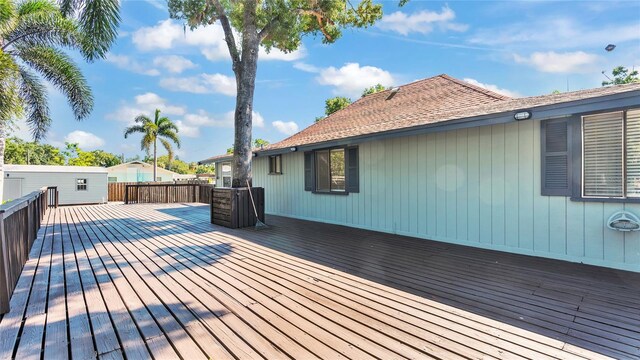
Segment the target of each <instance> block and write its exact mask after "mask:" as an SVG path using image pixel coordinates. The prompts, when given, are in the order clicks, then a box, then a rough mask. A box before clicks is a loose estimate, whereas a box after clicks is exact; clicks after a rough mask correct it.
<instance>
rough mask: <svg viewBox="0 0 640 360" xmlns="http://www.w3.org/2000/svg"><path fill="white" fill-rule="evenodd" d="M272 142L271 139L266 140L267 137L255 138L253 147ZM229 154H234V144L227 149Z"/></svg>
mask: <svg viewBox="0 0 640 360" xmlns="http://www.w3.org/2000/svg"><path fill="white" fill-rule="evenodd" d="M269 144H271V143H270V142H269V141H267V140H265V139H254V140H253V148H254V149H256V148H261V147H263V146H267V145H269ZM227 154H233V146H231V147H230V148H228V149H227Z"/></svg>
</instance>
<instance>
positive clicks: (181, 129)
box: [175, 120, 200, 138]
mask: <svg viewBox="0 0 640 360" xmlns="http://www.w3.org/2000/svg"><path fill="white" fill-rule="evenodd" d="M175 123H176V126H177V127H178V135H180V136H184V137H190V138H197V137H198V136H200V128H198V127H197V126H192V125H188V124H186V123H185V122H184V121H182V120H176V121H175Z"/></svg>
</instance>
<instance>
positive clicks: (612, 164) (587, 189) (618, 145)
mask: <svg viewBox="0 0 640 360" xmlns="http://www.w3.org/2000/svg"><path fill="white" fill-rule="evenodd" d="M582 131H583V132H582V136H583V191H584V196H592V197H623V196H624V181H623V177H624V169H623V161H622V160H623V146H624V137H623V135H624V118H623V113H622V112H615V113H606V114H598V115H589V116H585V117H584V118H583V120H582Z"/></svg>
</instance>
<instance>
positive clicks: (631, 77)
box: [602, 66, 640, 86]
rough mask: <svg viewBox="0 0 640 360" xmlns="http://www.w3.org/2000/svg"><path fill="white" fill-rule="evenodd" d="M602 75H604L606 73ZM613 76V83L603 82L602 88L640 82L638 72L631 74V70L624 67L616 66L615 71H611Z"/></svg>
mask: <svg viewBox="0 0 640 360" xmlns="http://www.w3.org/2000/svg"><path fill="white" fill-rule="evenodd" d="M602 73H603V74H604V71H603V72H602ZM611 75H613V79H612V80H611V81H603V82H602V86H608V85H621V84H631V83H634V82H640V78H639V77H638V70H633V71H631V72H629V69H627V68H625V67H624V66H616V67H615V68H613V70H612V71H611Z"/></svg>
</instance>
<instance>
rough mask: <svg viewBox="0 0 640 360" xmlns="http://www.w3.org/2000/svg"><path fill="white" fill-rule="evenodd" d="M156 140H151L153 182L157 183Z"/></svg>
mask: <svg viewBox="0 0 640 360" xmlns="http://www.w3.org/2000/svg"><path fill="white" fill-rule="evenodd" d="M157 142H158V139H154V140H153V180H152V181H154V182H155V181H158V153H157V148H158V147H157Z"/></svg>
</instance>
